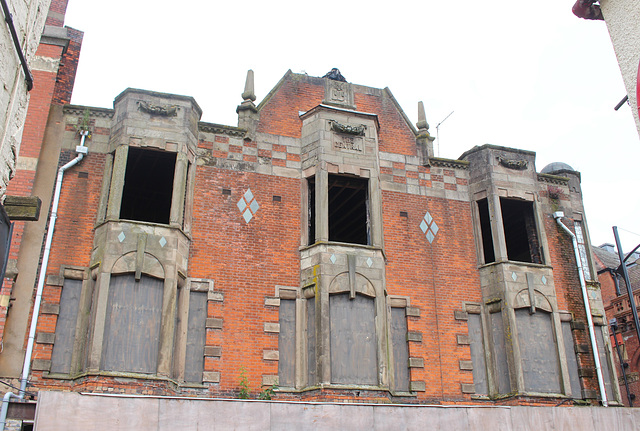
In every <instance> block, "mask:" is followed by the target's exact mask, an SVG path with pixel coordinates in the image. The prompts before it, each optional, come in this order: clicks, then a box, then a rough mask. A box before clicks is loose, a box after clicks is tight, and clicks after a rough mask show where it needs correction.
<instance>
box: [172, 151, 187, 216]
mask: <svg viewBox="0 0 640 431" xmlns="http://www.w3.org/2000/svg"><path fill="white" fill-rule="evenodd" d="M187 164H188V160H187V155H186V154H184V153H183V152H179V153H178V154H177V155H176V167H175V171H174V174H173V194H172V196H171V216H170V222H169V223H170V225H171V227H177V228H182V221H183V215H184V191H185V188H186V183H187Z"/></svg>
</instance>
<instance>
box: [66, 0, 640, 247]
mask: <svg viewBox="0 0 640 431" xmlns="http://www.w3.org/2000/svg"><path fill="white" fill-rule="evenodd" d="M573 3H574V0H555V1H549V2H544V3H531V2H522V1H514V0H493V1H490V2H478V1H471V0H458V1H443V0H422V1H420V2H416V1H414V2H408V1H403V0H396V1H393V2H388V1H385V2H377V1H371V0H369V1H349V0H345V1H342V2H326V1H316V2H310V1H307V2H303V1H300V0H297V1H269V2H266V1H254V0H244V1H237V2H235V1H228V2H204V1H200V0H182V1H180V2H175V1H167V0H155V1H150V0H137V1H131V0H129V1H122V0H110V1H108V2H96V1H86V0H85V1H80V0H70V1H69V6H68V9H67V16H66V24H67V25H69V26H71V27H74V28H76V29H78V30H82V31H84V42H83V45H82V53H81V56H80V64H79V68H78V75H77V79H76V83H75V89H74V93H73V100H72V103H74V104H80V105H88V106H99V107H111V106H112V105H113V99H114V98H115V97H116V96H117V95H118V94H119V93H120V92H121V91H123V90H124V89H125V88H127V87H134V88H142V89H147V90H154V91H161V92H168V93H177V94H184V95H188V96H193V97H194V98H195V99H196V101H197V102H198V103H199V105H200V106H201V108H202V109H203V116H202V120H203V121H208V122H213V123H220V124H228V125H234V126H235V125H237V115H236V112H235V109H236V106H237V105H238V104H239V103H240V102H241V101H242V99H241V97H240V94H241V93H242V91H243V86H244V80H245V76H246V71H247V69H253V70H254V71H255V81H256V95H257V97H258V100H257V101H256V103H259V102H260V100H262V98H263V97H264V96H265V95H266V94H267V93H268V92H269V91H270V90H271V88H272V87H273V86H274V85H275V84H276V83H277V82H278V80H279V79H280V78H281V77H282V75H284V74H285V72H286V71H287V70H288V69H291V70H292V71H293V72H306V73H308V74H309V75H312V76H322V75H324V74H325V73H326V72H328V71H329V70H330V69H331V68H333V67H337V68H339V69H340V71H341V72H342V74H343V75H344V76H345V77H346V79H347V80H348V81H350V82H353V83H357V84H363V85H368V86H371V87H378V88H384V87H389V88H390V89H391V91H392V93H393V94H394V96H395V97H396V99H397V100H398V102H399V103H400V105H401V106H402V107H403V108H404V110H405V112H406V113H407V115H408V116H409V118H410V119H411V120H412V122H414V123H415V122H416V121H417V116H418V115H417V104H418V101H420V100H422V101H423V102H424V104H425V110H426V114H427V120H428V121H429V123H430V125H431V132H432V134H433V135H435V134H436V130H435V126H436V125H437V124H438V123H439V122H440V121H442V120H443V119H444V118H445V117H446V116H447V115H448V114H449V113H450V112H451V111H454V114H453V115H452V116H451V117H449V118H448V119H447V120H446V121H445V122H444V123H443V124H442V125H441V126H440V128H439V145H436V147H437V148H438V147H439V155H440V156H441V157H447V158H454V159H455V158H458V157H459V156H460V155H461V154H462V153H463V152H464V151H466V150H468V149H470V148H472V147H473V146H475V145H483V144H487V143H488V144H493V145H502V146H507V147H514V148H521V149H526V150H532V151H535V152H536V153H537V161H536V167H537V169H538V171H540V170H542V168H543V167H544V166H546V165H547V164H548V163H551V162H554V161H562V162H565V163H568V164H569V165H571V166H572V167H573V168H574V169H576V170H578V171H580V172H581V174H582V189H583V193H584V202H585V206H586V213H587V220H588V223H589V227H590V232H591V238H592V242H593V244H594V245H599V244H601V243H603V242H610V243H613V242H614V240H613V234H612V230H611V226H613V225H617V226H618V227H619V228H621V229H625V230H624V231H621V237H622V244H623V249H625V250H629V249H631V248H633V247H634V246H635V245H637V244H638V243H640V235H637V234H638V233H640V226H638V223H637V216H638V214H640V199H639V198H638V180H637V171H636V169H637V165H638V160H639V158H640V140H639V137H638V133H637V130H636V128H635V123H634V121H633V117H632V115H631V111H630V107H629V106H628V105H625V106H624V107H622V108H621V109H620V110H619V111H617V112H616V111H614V110H613V107H614V106H615V105H616V104H617V103H618V101H620V99H622V97H624V95H625V94H626V90H625V88H624V85H623V81H622V77H621V75H620V71H619V69H618V64H617V62H616V58H615V54H614V52H613V47H612V45H611V42H610V39H609V35H608V33H607V29H606V25H605V23H604V22H602V21H585V20H582V19H579V18H577V17H575V16H573V14H572V13H571V6H572V5H573ZM627 231H628V232H627ZM629 232H635V233H636V234H632V233H629Z"/></svg>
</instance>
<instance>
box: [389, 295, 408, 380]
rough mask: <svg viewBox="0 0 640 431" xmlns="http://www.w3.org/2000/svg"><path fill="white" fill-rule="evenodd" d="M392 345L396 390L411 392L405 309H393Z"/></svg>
mask: <svg viewBox="0 0 640 431" xmlns="http://www.w3.org/2000/svg"><path fill="white" fill-rule="evenodd" d="M391 344H392V347H393V362H394V363H393V376H394V381H395V385H394V388H393V389H394V390H396V391H403V392H408V391H409V383H410V380H411V378H410V376H409V346H408V343H407V314H406V309H405V308H399V307H398V308H396V307H393V308H391Z"/></svg>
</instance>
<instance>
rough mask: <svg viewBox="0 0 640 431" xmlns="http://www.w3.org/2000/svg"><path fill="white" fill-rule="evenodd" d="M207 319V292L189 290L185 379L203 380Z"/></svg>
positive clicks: (188, 380) (197, 381)
mask: <svg viewBox="0 0 640 431" xmlns="http://www.w3.org/2000/svg"><path fill="white" fill-rule="evenodd" d="M206 321H207V292H196V291H192V292H189V319H188V322H187V355H186V360H185V370H184V379H185V381H187V382H196V383H201V382H202V371H204V343H205V336H206V334H205V326H206Z"/></svg>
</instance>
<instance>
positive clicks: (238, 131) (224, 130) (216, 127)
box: [198, 121, 247, 138]
mask: <svg viewBox="0 0 640 431" xmlns="http://www.w3.org/2000/svg"><path fill="white" fill-rule="evenodd" d="M198 130H200V131H201V132H207V133H219V134H223V135H229V136H235V137H240V138H241V137H243V136H244V135H245V134H246V133H247V131H246V130H245V129H242V128H240V127H233V126H225V125H222V124H215V123H205V122H203V121H200V122H198Z"/></svg>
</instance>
